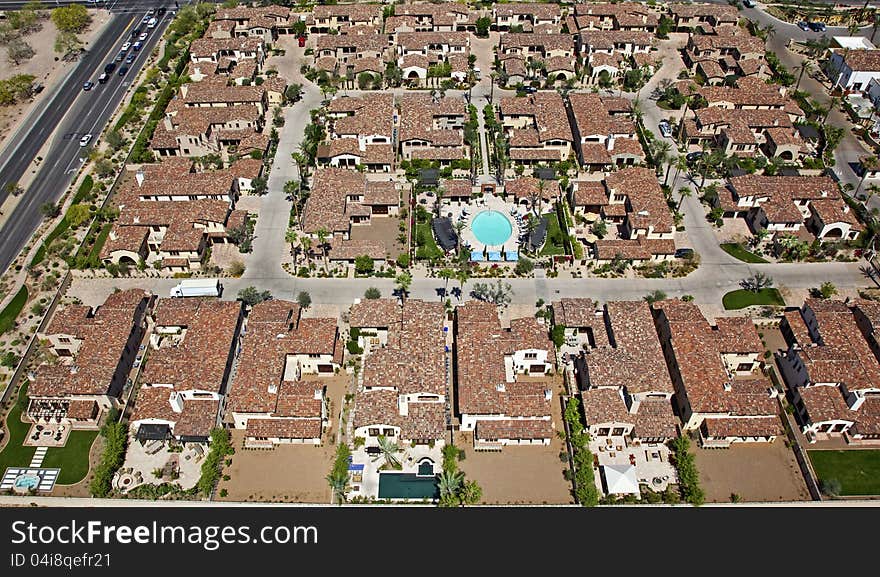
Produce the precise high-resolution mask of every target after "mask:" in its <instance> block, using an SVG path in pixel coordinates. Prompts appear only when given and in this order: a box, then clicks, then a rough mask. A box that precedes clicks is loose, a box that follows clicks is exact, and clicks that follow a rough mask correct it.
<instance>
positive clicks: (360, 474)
mask: <svg viewBox="0 0 880 577" xmlns="http://www.w3.org/2000/svg"><path fill="white" fill-rule="evenodd" d="M443 445H444V443H442V442H439V443H436V444H435V445H434V447H433V448H431V447H429V446H427V445H416V446H415V447H411V446H409V445H405V446H402V447H401V448H402V449H403V452H402V454H401V455H399V456H398V458H399V459H400V464H401V465H402V468H401V469H400V470H399V471H395V472H399V473H413V474H417V473H418V472H419V463H420V462H421V461H422V460H423V459H426V458H427V459H430V460H431V461H433V463H434V474H439V473H440V471H441V468H442V463H443ZM384 464H385V459H384V457H382V455H381V454H371V453H368V452H367V447H365V446H361V447H358V448H356V449H354V450H352V455H351V464H350V465H349V473H350V474H351V491H349V493H348V496H349V498H351V497H356V496H357V497H368V498H373V499H376V498H378V496H379V474H380V468H381V467H382V465H384Z"/></svg>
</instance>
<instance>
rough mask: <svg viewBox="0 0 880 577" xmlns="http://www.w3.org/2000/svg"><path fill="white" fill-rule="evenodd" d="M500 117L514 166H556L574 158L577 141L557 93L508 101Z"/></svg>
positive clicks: (505, 99)
mask: <svg viewBox="0 0 880 577" xmlns="http://www.w3.org/2000/svg"><path fill="white" fill-rule="evenodd" d="M498 115H499V121H500V122H501V124H502V126H503V127H504V131H505V134H506V135H507V138H508V141H509V143H510V160H511V162H512V163H514V164H524V165H532V164H538V163H555V162H559V161H562V160H567V159H568V157H569V155H570V154H571V152H572V144H573V140H574V137H573V136H572V132H571V126H569V123H568V115H567V114H566V110H565V104H564V103H563V101H562V96H560V95H559V94H558V93H557V92H536V93H535V94H531V95H529V96H526V97H524V98H515V97H504V98H502V99H501V102H500V104H499V107H498Z"/></svg>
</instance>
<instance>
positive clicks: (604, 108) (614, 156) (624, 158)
mask: <svg viewBox="0 0 880 577" xmlns="http://www.w3.org/2000/svg"><path fill="white" fill-rule="evenodd" d="M617 100H618V99H610V98H602V97H600V96H599V95H598V94H595V93H580V92H578V93H570V94H569V95H568V103H569V106H568V110H569V115H570V119H569V120H570V122H571V127H572V130H573V132H574V143H575V150H576V151H577V154H578V159H579V160H580V163H581V165H582V166H584V167H585V168H587V169H589V170H590V171H602V170H606V169H608V168H610V167H612V166H626V165H633V164H641V163H642V162H644V160H645V153H644V151H643V150H642V145H641V143H639V140H638V137H637V135H636V126H635V123H634V122H633V121H632V120H631V119H630V118H629V117H628V116H629V115H620V114H612V113H611V111H610V110H609V108H611V109H613V108H614V107H615V106H617ZM630 110H631V108H630Z"/></svg>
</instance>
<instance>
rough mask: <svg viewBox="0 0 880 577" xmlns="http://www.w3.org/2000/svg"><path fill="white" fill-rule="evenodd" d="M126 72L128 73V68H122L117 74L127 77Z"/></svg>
mask: <svg viewBox="0 0 880 577" xmlns="http://www.w3.org/2000/svg"><path fill="white" fill-rule="evenodd" d="M126 72H128V66H120V67H119V72H117V74H119V75H120V76H125V73H126Z"/></svg>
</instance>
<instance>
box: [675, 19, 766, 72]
mask: <svg viewBox="0 0 880 577" xmlns="http://www.w3.org/2000/svg"><path fill="white" fill-rule="evenodd" d="M764 49H765V48H764V41H763V40H761V39H760V38H758V37H757V36H752V35H751V34H749V33H748V32H746V31H743V30H740V29H739V27H738V26H725V27H723V28H719V29H717V30H716V34H692V35H691V36H690V38H689V39H688V43H687V46H685V49H684V53H683V59H684V63H685V66H687V67H688V69H689V70H690V72H692V73H696V72H697V71H698V67H702V72H701V73H702V74H703V75H704V76H705V78H706V79H707V81H709V80H711V81H712V83H713V84H714V83H720V82H719V78H718V76H719V73H720V74H722V75H730V74H741V75H743V76H750V75H753V74H758V73H761V72H762V71H764V70H765V69H766V61H765V60H764ZM723 80H724V77H723V76H722V77H721V78H720V81H723Z"/></svg>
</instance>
